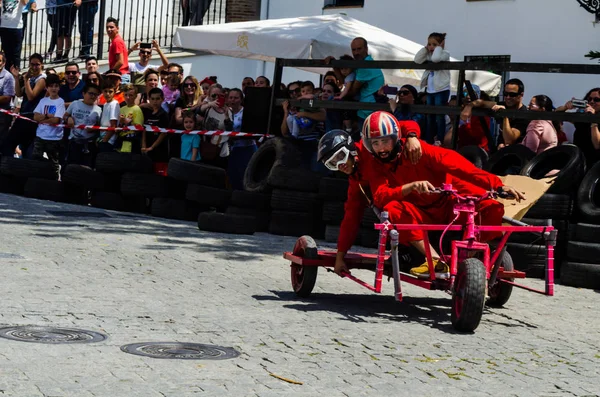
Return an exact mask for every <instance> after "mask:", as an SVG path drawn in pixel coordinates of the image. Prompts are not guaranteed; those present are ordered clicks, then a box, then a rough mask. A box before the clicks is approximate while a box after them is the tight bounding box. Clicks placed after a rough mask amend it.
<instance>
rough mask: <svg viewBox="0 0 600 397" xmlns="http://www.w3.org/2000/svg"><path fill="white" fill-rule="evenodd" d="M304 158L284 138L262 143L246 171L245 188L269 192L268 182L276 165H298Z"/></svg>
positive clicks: (252, 190) (251, 190)
mask: <svg viewBox="0 0 600 397" xmlns="http://www.w3.org/2000/svg"><path fill="white" fill-rule="evenodd" d="M301 160H302V157H301V154H300V152H299V151H298V149H296V148H295V147H294V145H293V144H292V143H291V142H290V141H288V140H286V139H284V138H272V139H269V140H267V141H266V142H264V143H263V144H261V145H260V147H259V148H258V150H257V151H256V153H254V154H253V155H252V158H251V159H250V162H249V163H248V166H247V167H246V172H245V173H244V190H247V191H250V192H259V193H260V192H268V191H270V190H271V187H270V186H269V184H268V183H267V181H268V179H269V175H270V174H271V171H272V170H273V168H274V167H275V166H276V165H281V166H285V167H297V166H298V165H300V162H301Z"/></svg>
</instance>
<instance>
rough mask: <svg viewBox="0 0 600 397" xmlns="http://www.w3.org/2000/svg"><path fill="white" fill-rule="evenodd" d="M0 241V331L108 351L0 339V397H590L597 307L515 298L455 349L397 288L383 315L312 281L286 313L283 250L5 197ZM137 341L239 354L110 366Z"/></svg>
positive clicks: (280, 242) (388, 293)
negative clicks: (26, 330)
mask: <svg viewBox="0 0 600 397" xmlns="http://www.w3.org/2000/svg"><path fill="white" fill-rule="evenodd" d="M53 210H54V211H67V212H69V211H74V212H94V213H102V214H106V215H107V216H104V217H87V216H82V215H78V216H64V214H63V215H62V216H56V215H52V214H51V213H49V212H47V211H53ZM0 234H1V235H2V236H3V237H2V240H1V246H0V264H1V270H0V271H1V276H2V280H3V283H2V285H3V292H4V299H3V300H2V302H1V303H0V314H1V320H0V324H1V325H2V326H15V325H43V326H54V327H71V328H83V329H88V330H93V331H100V332H103V333H106V334H107V335H108V339H107V340H106V341H104V342H100V343H93V344H70V345H69V344H62V345H49V344H37V343H23V342H18V341H11V340H7V339H0V358H1V359H0V373H1V374H2V376H1V377H0V395H7V396H19V397H20V396H27V397H29V396H57V397H58V396H81V397H83V396H144V397H151V396H173V397H179V396H190V395H206V396H265V397H266V396H283V395H293V396H318V395H322V396H328V397H329V396H363V395H364V396H370V395H377V396H384V395H387V396H404V395H406V396H408V395H412V396H441V395H444V396H461V397H463V396H488V395H490V394H492V393H493V394H495V395H501V396H597V395H600V343H599V342H600V331H599V327H598V324H599V321H600V320H599V319H600V304H599V303H600V295H599V294H598V292H597V291H592V290H582V289H576V288H570V287H563V286H560V285H557V287H556V294H555V296H554V297H545V296H542V295H537V294H533V293H530V292H526V291H523V290H519V289H515V290H514V291H513V295H512V297H511V299H510V301H509V302H508V303H507V305H506V307H505V308H504V309H486V311H485V313H484V317H483V320H482V323H481V325H480V326H479V328H478V329H477V330H476V332H475V333H474V334H458V333H455V332H454V331H453V328H452V326H451V323H450V296H449V295H448V294H445V293H442V292H429V291H425V290H422V289H418V288H416V287H412V286H409V285H406V284H405V285H404V288H405V293H406V295H407V297H406V298H405V302H403V303H396V302H395V301H394V299H393V297H392V291H393V286H392V283H391V282H389V283H388V282H386V283H384V293H383V294H381V295H377V294H373V293H371V292H369V291H367V290H366V289H364V288H362V287H360V286H358V285H356V284H355V283H352V282H350V281H346V280H342V279H340V278H339V277H337V276H335V275H333V274H332V273H327V272H324V271H322V272H320V273H319V278H318V280H317V286H316V288H315V290H314V292H313V295H312V296H311V298H310V299H305V300H300V299H297V298H296V297H295V295H294V294H293V292H292V290H291V285H290V276H289V273H290V271H289V266H288V265H287V263H286V262H285V261H284V260H283V259H282V252H283V251H285V250H290V249H291V248H292V246H293V243H294V241H295V238H291V237H289V238H288V237H286V238H283V237H278V236H271V235H268V234H263V233H260V234H256V235H254V236H231V235H220V234H214V233H213V234H211V233H207V232H200V231H198V229H197V227H196V225H195V224H194V223H191V222H179V221H170V220H161V219H157V218H151V217H146V216H141V215H134V214H126V213H116V212H111V211H102V210H98V209H94V208H88V207H78V206H71V205H67V204H58V203H52V202H46V201H38V200H31V199H25V198H23V197H17V196H9V195H0ZM321 243H322V242H321ZM324 246H327V245H325V244H324ZM328 246H330V247H332V245H331V244H329V245H328ZM357 274H359V276H360V277H361V278H365V279H366V280H368V281H371V280H372V273H369V272H364V273H357ZM526 283H528V284H529V285H537V286H538V287H540V288H541V287H542V282H541V281H540V280H528V281H526ZM152 341H179V342H194V343H205V344H215V345H221V346H229V347H233V348H235V349H236V350H238V351H239V352H240V353H241V354H240V356H239V357H237V358H234V359H231V360H223V361H208V360H207V361H203V360H161V359H152V358H145V357H140V356H135V355H130V354H126V353H124V352H122V351H121V350H120V347H121V346H122V345H125V344H129V343H138V342H152ZM271 374H274V375H277V376H279V377H283V378H286V379H289V380H293V381H297V382H301V383H302V384H293V383H289V382H286V381H284V380H282V379H279V378H276V377H274V376H271Z"/></svg>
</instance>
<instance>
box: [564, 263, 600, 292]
mask: <svg viewBox="0 0 600 397" xmlns="http://www.w3.org/2000/svg"><path fill="white" fill-rule="evenodd" d="M560 283H561V284H562V285H569V286H571V287H577V288H590V289H600V265H598V264H592V263H579V262H573V261H570V260H569V261H567V262H564V263H563V264H562V270H561V274H560Z"/></svg>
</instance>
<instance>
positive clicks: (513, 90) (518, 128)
mask: <svg viewBox="0 0 600 397" xmlns="http://www.w3.org/2000/svg"><path fill="white" fill-rule="evenodd" d="M524 93H525V86H524V85H523V82H522V81H521V80H519V79H510V80H508V81H507V82H506V84H504V92H503V97H504V101H503V102H499V103H496V102H490V101H484V100H481V99H478V100H476V101H473V102H472V103H471V104H470V105H466V106H465V110H463V113H465V112H466V113H470V112H471V109H472V108H474V107H481V108H488V109H492V110H494V111H497V110H500V109H508V110H519V111H522V110H527V106H525V105H523V94H524ZM469 117H470V114H469ZM528 125H529V121H528V120H521V119H509V118H508V117H505V118H504V119H503V120H502V124H501V125H500V134H499V135H498V148H499V149H501V148H503V147H504V146H508V145H513V144H515V143H519V142H521V141H522V140H523V138H524V137H525V133H526V132H527V126H528Z"/></svg>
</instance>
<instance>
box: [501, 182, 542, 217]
mask: <svg viewBox="0 0 600 397" xmlns="http://www.w3.org/2000/svg"><path fill="white" fill-rule="evenodd" d="M499 178H500V179H501V180H502V182H503V183H504V185H506V186H510V187H513V188H515V189H517V190H518V191H520V192H522V193H524V194H525V198H526V200H523V201H521V202H520V203H519V202H517V201H516V200H505V199H498V201H500V202H501V203H502V204H504V216H508V217H510V218H513V219H516V220H521V219H522V218H523V217H524V216H525V214H526V213H527V211H528V210H529V208H531V207H532V206H533V205H534V204H535V203H536V202H537V201H538V200H539V199H540V197H542V195H543V194H544V193H546V191H547V190H548V189H550V186H552V183H553V180H554V178H544V179H532V178H530V177H528V176H521V175H506V176H501V177H499Z"/></svg>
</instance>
